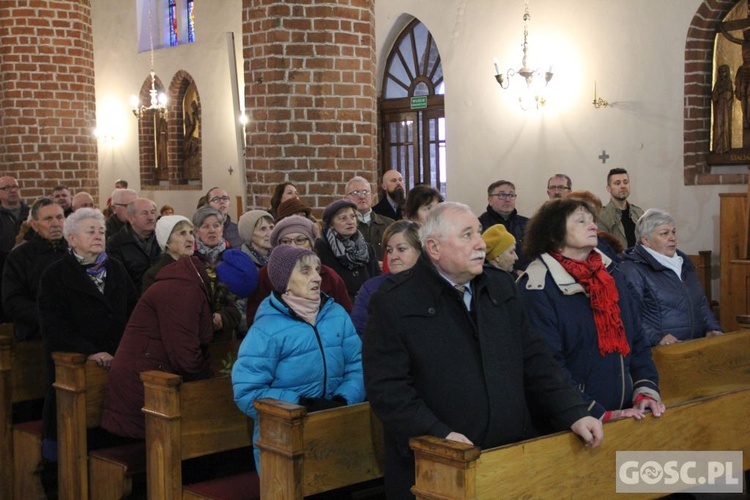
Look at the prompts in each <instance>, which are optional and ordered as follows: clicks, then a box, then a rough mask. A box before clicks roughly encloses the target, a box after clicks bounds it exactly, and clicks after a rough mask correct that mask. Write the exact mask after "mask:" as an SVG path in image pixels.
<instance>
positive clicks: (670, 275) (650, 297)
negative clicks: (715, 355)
mask: <svg viewBox="0 0 750 500" xmlns="http://www.w3.org/2000/svg"><path fill="white" fill-rule="evenodd" d="M635 237H636V240H637V243H636V245H635V246H634V247H633V248H629V249H628V250H626V251H625V252H624V253H623V262H622V264H621V265H620V268H621V269H622V272H623V274H625V277H626V278H627V279H628V281H630V283H631V284H632V285H633V288H634V289H635V292H636V296H637V298H638V302H639V305H640V310H641V318H642V321H643V329H644V331H645V333H646V337H647V338H648V340H649V342H650V343H651V345H652V346H653V345H664V344H671V343H673V342H680V341H683V340H689V339H692V338H696V337H704V336H707V337H710V336H713V335H721V333H722V331H721V327H720V326H719V322H718V321H717V320H716V317H715V316H714V315H713V313H712V312H711V307H710V306H709V304H708V299H706V296H705V295H704V294H703V288H702V287H701V284H700V281H699V280H698V274H697V273H696V271H695V266H694V265H693V263H692V262H691V261H690V259H689V258H688V256H687V255H685V254H684V253H682V252H681V251H679V250H677V227H676V225H675V220H674V218H673V217H672V216H671V215H669V214H668V213H667V212H665V211H664V210H659V209H656V208H652V209H649V210H647V211H646V213H644V214H643V215H642V216H641V218H640V219H638V223H637V224H636V226H635Z"/></svg>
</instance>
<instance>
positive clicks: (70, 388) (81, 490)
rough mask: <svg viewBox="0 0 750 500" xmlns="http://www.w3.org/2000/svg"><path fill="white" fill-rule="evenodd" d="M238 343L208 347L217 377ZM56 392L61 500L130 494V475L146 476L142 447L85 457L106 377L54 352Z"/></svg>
mask: <svg viewBox="0 0 750 500" xmlns="http://www.w3.org/2000/svg"><path fill="white" fill-rule="evenodd" d="M238 347H239V344H238V343H237V342H215V343H213V344H211V345H210V346H209V353H210V356H211V360H212V366H213V368H214V370H215V371H217V372H218V370H220V369H221V368H222V365H221V363H222V360H223V359H224V357H225V356H226V354H227V353H235V354H236V352H237V349H238ZM52 356H53V359H54V361H55V384H54V386H55V390H56V393H57V429H58V436H57V438H58V458H59V461H58V485H59V494H60V498H61V499H68V498H70V499H76V500H86V499H88V498H96V499H99V498H121V497H123V496H127V495H129V494H130V493H131V491H132V476H133V475H134V474H138V473H142V472H145V470H146V460H145V459H146V455H145V444H144V443H134V444H131V445H124V446H118V447H115V448H108V449H106V450H95V451H92V452H89V443H88V436H87V430H88V429H92V428H94V427H99V424H100V422H101V417H102V413H103V411H104V398H105V395H106V389H107V382H108V380H109V372H107V371H106V370H104V369H103V368H101V367H100V366H99V365H97V364H96V363H95V362H93V361H87V360H86V356H85V355H83V354H78V353H63V352H56V353H53V355H52Z"/></svg>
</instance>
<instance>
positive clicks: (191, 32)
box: [187, 0, 195, 43]
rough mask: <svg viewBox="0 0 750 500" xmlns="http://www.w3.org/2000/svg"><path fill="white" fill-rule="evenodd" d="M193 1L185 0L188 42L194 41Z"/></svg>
mask: <svg viewBox="0 0 750 500" xmlns="http://www.w3.org/2000/svg"><path fill="white" fill-rule="evenodd" d="M194 7H195V2H194V0H187V22H188V26H187V31H188V43H193V42H194V41H195V10H194Z"/></svg>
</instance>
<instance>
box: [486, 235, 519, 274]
mask: <svg viewBox="0 0 750 500" xmlns="http://www.w3.org/2000/svg"><path fill="white" fill-rule="evenodd" d="M482 239H483V240H484V243H485V244H486V245H487V254H486V255H485V260H486V261H487V264H489V265H490V266H492V267H494V268H495V269H502V270H503V271H508V272H509V273H512V272H513V264H515V263H516V261H517V260H518V255H517V254H516V239H515V238H514V237H513V235H512V234H510V233H509V232H508V230H507V229H505V226H503V225H502V224H495V225H494V226H490V227H489V228H488V229H487V230H486V231H485V232H483V233H482Z"/></svg>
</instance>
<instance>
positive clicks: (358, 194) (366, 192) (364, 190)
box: [346, 189, 370, 198]
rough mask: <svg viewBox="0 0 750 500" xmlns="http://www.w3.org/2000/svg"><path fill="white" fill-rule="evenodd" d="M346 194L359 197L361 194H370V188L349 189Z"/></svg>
mask: <svg viewBox="0 0 750 500" xmlns="http://www.w3.org/2000/svg"><path fill="white" fill-rule="evenodd" d="M346 194H347V196H356V197H358V198H359V197H361V196H369V194H370V190H369V189H357V190H354V191H349V192H348V193H346Z"/></svg>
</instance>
